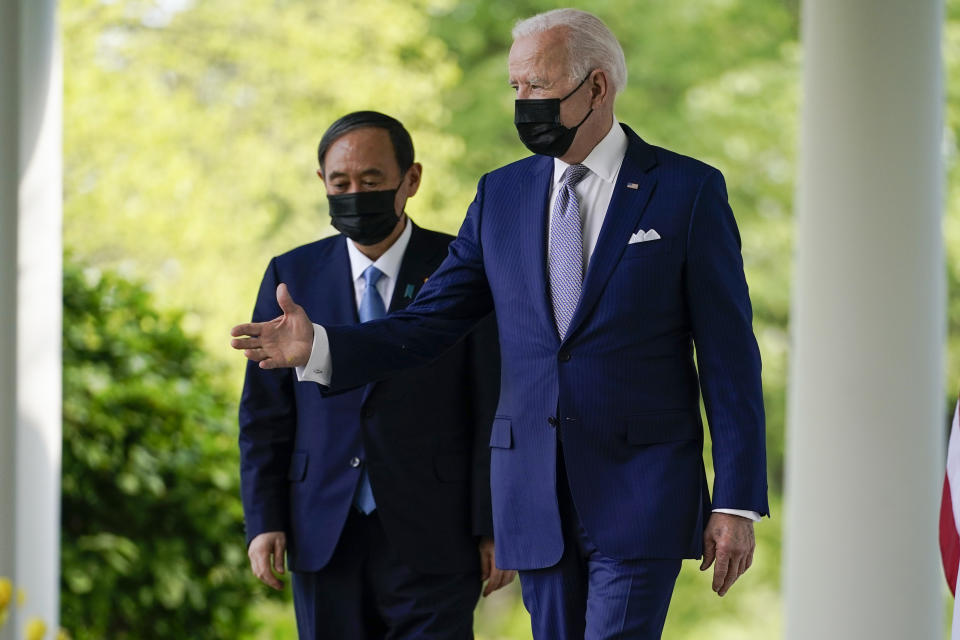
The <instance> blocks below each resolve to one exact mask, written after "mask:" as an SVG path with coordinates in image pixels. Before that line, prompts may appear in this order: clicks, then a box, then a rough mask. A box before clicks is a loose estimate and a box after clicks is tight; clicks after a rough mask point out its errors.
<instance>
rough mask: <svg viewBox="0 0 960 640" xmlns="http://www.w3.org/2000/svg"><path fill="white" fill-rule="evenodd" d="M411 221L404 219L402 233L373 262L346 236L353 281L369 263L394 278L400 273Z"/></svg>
mask: <svg viewBox="0 0 960 640" xmlns="http://www.w3.org/2000/svg"><path fill="white" fill-rule="evenodd" d="M412 229H413V223H412V222H411V221H410V218H407V219H406V220H405V221H404V226H403V233H401V234H400V237H399V238H397V240H396V242H394V243H393V244H392V245H390V248H389V249H387V250H386V251H384V252H383V255H382V256H380V257H379V258H377V261H376V262H374V261H373V260H371V259H370V258H368V257H367V256H365V255H363V254H362V253H360V250H359V249H357V247H356V246H355V245H354V244H353V240H351V239H350V238H346V241H347V255H349V256H350V272H351V273H352V274H353V279H354V281H356V280H358V279H359V278H362V277H363V272H364V271H366V269H367V267H369V266H370V265H371V264H372V265H375V266H376V267H377V269H379V270H380V272H381V273H383V275H385V276H386V277H388V278H390V279H391V280H394V281H395V280H396V278H397V276H399V275H400V263H401V262H403V254H404V253H405V252H406V251H407V245H408V244H410V234H411V233H412Z"/></svg>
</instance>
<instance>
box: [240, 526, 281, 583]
mask: <svg viewBox="0 0 960 640" xmlns="http://www.w3.org/2000/svg"><path fill="white" fill-rule="evenodd" d="M286 548H287V539H286V536H284V535H283V534H282V533H280V532H267V533H261V534H260V535H258V536H257V537H256V538H254V539H253V540H252V541H251V542H250V548H249V549H248V550H247V555H248V556H249V557H250V570H251V571H252V572H253V575H255V576H256V577H257V579H258V580H259V581H260V582H262V583H263V584H265V585H267V586H268V587H271V588H273V589H276V590H278V591H279V590H282V589H283V583H282V582H281V581H280V580H278V579H277V577H276V576H275V575H273V571H272V568H273V567H271V561H270V559H271V556H272V557H273V563H272V564H273V566H274V567H276V569H277V572H278V573H283V561H284V553H285V551H286Z"/></svg>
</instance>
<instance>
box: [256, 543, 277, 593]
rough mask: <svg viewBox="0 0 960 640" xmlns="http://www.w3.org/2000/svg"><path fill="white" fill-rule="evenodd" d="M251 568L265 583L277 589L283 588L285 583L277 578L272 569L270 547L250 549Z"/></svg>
mask: <svg viewBox="0 0 960 640" xmlns="http://www.w3.org/2000/svg"><path fill="white" fill-rule="evenodd" d="M250 569H251V570H252V571H253V575H255V576H257V579H258V580H259V581H260V582H262V583H263V584H265V585H267V586H268V587H271V588H273V589H276V590H278V591H279V590H281V589H283V583H282V582H280V581H279V580H277V578H276V576H274V575H273V572H272V571H270V553H269V552H268V547H258V548H257V549H256V550H254V549H253V548H252V547H251V549H250Z"/></svg>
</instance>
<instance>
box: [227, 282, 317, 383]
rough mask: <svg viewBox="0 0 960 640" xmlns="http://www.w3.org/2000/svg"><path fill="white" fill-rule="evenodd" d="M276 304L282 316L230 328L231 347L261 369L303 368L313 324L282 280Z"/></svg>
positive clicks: (307, 355)
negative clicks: (257, 364)
mask: <svg viewBox="0 0 960 640" xmlns="http://www.w3.org/2000/svg"><path fill="white" fill-rule="evenodd" d="M277 303H278V304H279V305H280V309H281V310H282V311H283V315H281V316H277V317H276V318H274V319H273V320H268V321H267V322H248V323H246V324H238V325H237V326H235V327H234V328H233V329H231V330H230V335H231V336H234V338H233V340H231V341H230V346H232V347H233V348H234V349H238V350H242V351H243V355H245V356H246V357H247V358H249V359H250V360H253V361H254V362H259V363H260V368H261V369H279V368H281V367H302V366H304V365H306V364H307V361H308V360H309V359H310V351H311V350H312V348H313V324H312V323H311V322H310V318H308V317H307V314H306V312H305V311H304V310H303V307H301V306H300V305H298V304H297V303H296V302H294V301H293V298H292V297H290V292H289V291H287V285H285V284H283V283H281V284H280V285H279V286H278V287H277Z"/></svg>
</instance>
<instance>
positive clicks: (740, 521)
mask: <svg viewBox="0 0 960 640" xmlns="http://www.w3.org/2000/svg"><path fill="white" fill-rule="evenodd" d="M756 546H757V543H756V540H755V539H754V536H753V521H752V520H750V519H749V518H743V517H741V516H736V515H733V514H729V513H713V514H711V516H710V520H709V522H707V528H706V530H705V531H704V532H703V563H702V564H701V565H700V571H706V570H707V569H709V568H710V565H711V564H713V563H714V560H716V566H715V567H714V569H713V590H714V591H716V592H717V595H720V596H723V595H726V593H727V591H729V590H730V587H732V586H733V583H734V582H736V581H737V578H739V577H740V576H742V575H743V574H744V573H745V572H746V571H747V569H749V568H750V565H752V564H753V550H754V549H755V548H756Z"/></svg>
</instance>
